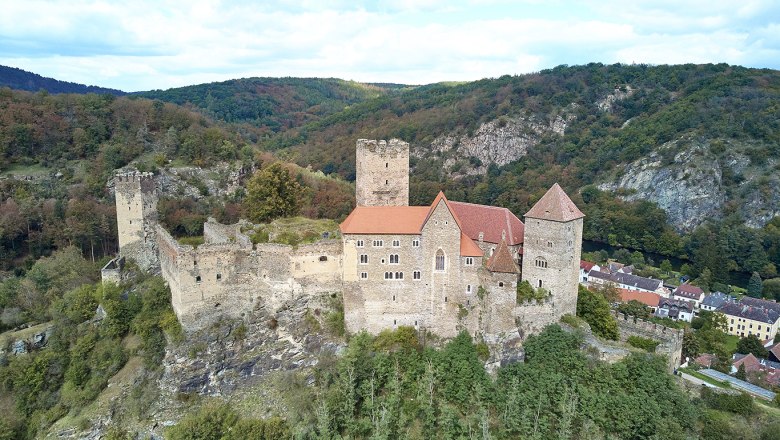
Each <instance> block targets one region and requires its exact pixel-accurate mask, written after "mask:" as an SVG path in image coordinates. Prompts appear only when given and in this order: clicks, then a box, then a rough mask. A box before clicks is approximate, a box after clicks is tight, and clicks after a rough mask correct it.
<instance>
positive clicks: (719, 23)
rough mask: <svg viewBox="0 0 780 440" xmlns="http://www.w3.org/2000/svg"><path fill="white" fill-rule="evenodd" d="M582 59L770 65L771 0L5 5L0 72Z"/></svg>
mask: <svg viewBox="0 0 780 440" xmlns="http://www.w3.org/2000/svg"><path fill="white" fill-rule="evenodd" d="M590 62H601V63H605V64H611V63H646V64H681V63H729V64H737V65H742V66H747V67H761V68H772V69H779V68H780V1H777V0H733V1H732V0H636V1H632V0H623V1H611V0H580V1H556V0H546V1H545V0H449V1H446V0H442V1H440V0H395V1H390V0H377V1H372V2H359V1H349V0H343V1H340V0H334V1H328V0H301V1H293V0H277V1H273V2H267V1H249V0H224V1H220V0H188V1H186V2H185V1H177V0H132V1H108V0H103V1H92V0H67V1H59V0H48V1H47V0H4V1H3V7H2V12H1V13H0V65H6V66H12V67H18V68H21V69H24V70H28V71H31V72H34V73H37V74H40V75H43V76H48V77H53V78H56V79H60V80H64V81H72V82H77V83H82V84H88V85H97V86H102V87H111V88H116V89H120V90H124V91H128V92H130V91H141V90H152V89H168V88H171V87H181V86H186V85H192V84H201V83H207V82H214V81H224V80H228V79H234V78H244V77H253V76H272V77H280V76H294V77H335V78H342V79H346V80H355V81H360V82H392V83H403V84H428V83H433V82H439V81H471V80H477V79H481V78H490V77H499V76H502V75H506V74H509V75H516V74H524V73H530V72H535V71H539V70H542V69H547V68H552V67H555V66H558V65H561V64H568V65H578V64H587V63H590Z"/></svg>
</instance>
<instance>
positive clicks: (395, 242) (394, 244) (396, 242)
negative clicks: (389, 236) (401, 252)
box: [393, 240, 401, 247]
mask: <svg viewBox="0 0 780 440" xmlns="http://www.w3.org/2000/svg"><path fill="white" fill-rule="evenodd" d="M393 247H401V240H393Z"/></svg>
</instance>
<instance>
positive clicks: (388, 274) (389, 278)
mask: <svg viewBox="0 0 780 440" xmlns="http://www.w3.org/2000/svg"><path fill="white" fill-rule="evenodd" d="M385 279H386V280H392V279H393V273H392V272H385Z"/></svg>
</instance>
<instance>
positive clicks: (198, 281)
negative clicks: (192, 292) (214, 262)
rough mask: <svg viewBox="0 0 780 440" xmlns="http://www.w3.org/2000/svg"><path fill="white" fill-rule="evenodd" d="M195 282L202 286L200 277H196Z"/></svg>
mask: <svg viewBox="0 0 780 440" xmlns="http://www.w3.org/2000/svg"><path fill="white" fill-rule="evenodd" d="M195 282H196V283H198V284H200V275H198V276H196V277H195Z"/></svg>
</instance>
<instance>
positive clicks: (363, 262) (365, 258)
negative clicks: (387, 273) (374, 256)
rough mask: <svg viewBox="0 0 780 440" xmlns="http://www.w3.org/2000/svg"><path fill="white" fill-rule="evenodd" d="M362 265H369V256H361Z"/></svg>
mask: <svg viewBox="0 0 780 440" xmlns="http://www.w3.org/2000/svg"><path fill="white" fill-rule="evenodd" d="M360 264H368V255H366V254H360Z"/></svg>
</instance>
